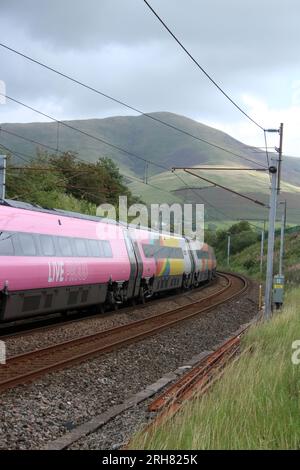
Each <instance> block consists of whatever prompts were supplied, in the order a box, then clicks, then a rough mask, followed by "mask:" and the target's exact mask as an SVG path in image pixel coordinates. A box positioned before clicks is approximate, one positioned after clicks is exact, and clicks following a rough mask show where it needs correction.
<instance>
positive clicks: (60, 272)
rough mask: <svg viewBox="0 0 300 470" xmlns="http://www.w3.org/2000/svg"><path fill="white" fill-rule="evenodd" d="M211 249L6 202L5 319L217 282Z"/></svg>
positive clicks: (1, 267)
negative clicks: (213, 279)
mask: <svg viewBox="0 0 300 470" xmlns="http://www.w3.org/2000/svg"><path fill="white" fill-rule="evenodd" d="M215 269H216V263H215V258H214V253H213V250H212V248H211V247H208V245H206V244H204V245H203V244H202V243H200V242H199V241H191V240H188V239H186V238H184V237H180V236H175V235H167V234H163V233H159V232H154V231H151V230H150V229H143V228H141V229H137V228H133V227H130V226H129V227H127V226H125V225H123V224H118V223H116V222H114V221H108V220H106V219H101V218H98V217H93V216H86V215H81V214H75V213H69V212H65V211H61V210H46V209H42V208H40V207H36V206H32V205H30V204H26V203H20V202H16V201H3V202H2V204H0V321H2V322H5V321H12V320H17V319H22V318H26V317H31V316H34V315H41V314H47V313H50V312H59V311H66V310H78V309H83V308H87V307H89V306H92V305H100V306H104V305H113V306H114V305H117V304H121V303H124V302H126V301H128V300H130V299H134V298H138V299H141V300H144V299H145V298H147V297H151V296H152V295H153V294H155V293H158V292H161V291H168V290H172V289H177V288H182V287H184V288H189V287H193V286H197V285H199V283H200V282H202V281H204V280H207V279H211V278H212V277H213V275H214V274H215Z"/></svg>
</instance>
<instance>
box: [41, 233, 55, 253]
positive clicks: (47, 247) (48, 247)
mask: <svg viewBox="0 0 300 470" xmlns="http://www.w3.org/2000/svg"><path fill="white" fill-rule="evenodd" d="M39 238H40V244H41V249H42V254H43V255H44V256H55V246H54V243H53V239H52V237H50V236H49V235H40V236H39Z"/></svg>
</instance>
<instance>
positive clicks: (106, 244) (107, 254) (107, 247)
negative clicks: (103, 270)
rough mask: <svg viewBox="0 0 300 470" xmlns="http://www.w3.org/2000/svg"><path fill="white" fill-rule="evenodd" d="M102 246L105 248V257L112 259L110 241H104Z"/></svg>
mask: <svg viewBox="0 0 300 470" xmlns="http://www.w3.org/2000/svg"><path fill="white" fill-rule="evenodd" d="M101 245H102V248H103V255H104V257H105V258H112V257H113V255H112V251H111V246H110V243H109V241H108V240H102V241H101Z"/></svg>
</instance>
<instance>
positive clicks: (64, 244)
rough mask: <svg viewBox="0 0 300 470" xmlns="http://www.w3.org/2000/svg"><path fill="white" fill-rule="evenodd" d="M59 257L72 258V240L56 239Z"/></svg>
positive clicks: (65, 238)
mask: <svg viewBox="0 0 300 470" xmlns="http://www.w3.org/2000/svg"><path fill="white" fill-rule="evenodd" d="M57 239H58V246H59V250H60V253H61V256H73V252H72V245H71V242H72V239H71V238H67V237H57Z"/></svg>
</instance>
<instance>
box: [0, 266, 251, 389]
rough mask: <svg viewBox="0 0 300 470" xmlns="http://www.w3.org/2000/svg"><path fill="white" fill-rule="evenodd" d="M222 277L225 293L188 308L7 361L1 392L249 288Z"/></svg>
mask: <svg viewBox="0 0 300 470" xmlns="http://www.w3.org/2000/svg"><path fill="white" fill-rule="evenodd" d="M219 276H221V277H223V278H225V280H226V285H225V286H224V287H222V289H220V290H219V291H218V292H215V293H213V294H210V295H208V296H207V297H205V298H204V299H201V300H199V301H196V302H192V303H191V304H189V305H186V306H183V307H178V308H176V309H174V310H171V311H168V312H165V313H162V314H156V315H152V316H150V317H148V318H146V319H144V320H138V321H134V322H131V323H129V324H126V325H124V326H120V327H116V328H111V329H108V330H105V331H102V332H99V333H95V334H92V335H87V336H83V337H80V338H77V339H73V340H69V341H66V342H63V343H59V344H56V345H53V346H50V347H46V348H43V349H39V350H37V351H32V352H28V353H25V354H20V355H17V356H14V357H12V358H10V359H8V361H7V363H6V364H4V365H1V366H0V390H1V391H3V390H6V389H8V388H11V387H14V386H16V385H18V384H22V383H25V382H28V381H33V380H35V379H37V378H38V377H40V376H42V375H44V374H46V373H48V372H51V371H54V370H58V369H62V368H65V367H68V366H70V365H72V364H76V363H79V362H82V361H84V360H86V359H89V358H92V357H95V356H98V355H100V354H103V353H106V352H109V351H112V350H114V349H116V348H119V347H121V346H124V345H126V344H130V343H133V342H136V341H139V340H141V339H143V338H145V337H147V336H151V335H153V334H155V333H157V332H159V331H162V330H164V329H166V328H169V327H171V326H173V325H176V324H177V323H179V322H181V321H183V320H186V319H189V318H192V317H193V316H195V315H198V314H199V313H202V312H205V311H207V310H209V309H211V308H213V307H216V306H218V305H220V304H222V303H224V302H226V301H228V300H230V299H232V298H234V297H236V296H238V295H241V294H242V293H244V292H245V291H246V289H247V287H248V282H247V280H246V279H245V278H244V277H242V276H238V275H234V274H229V273H219Z"/></svg>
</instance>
